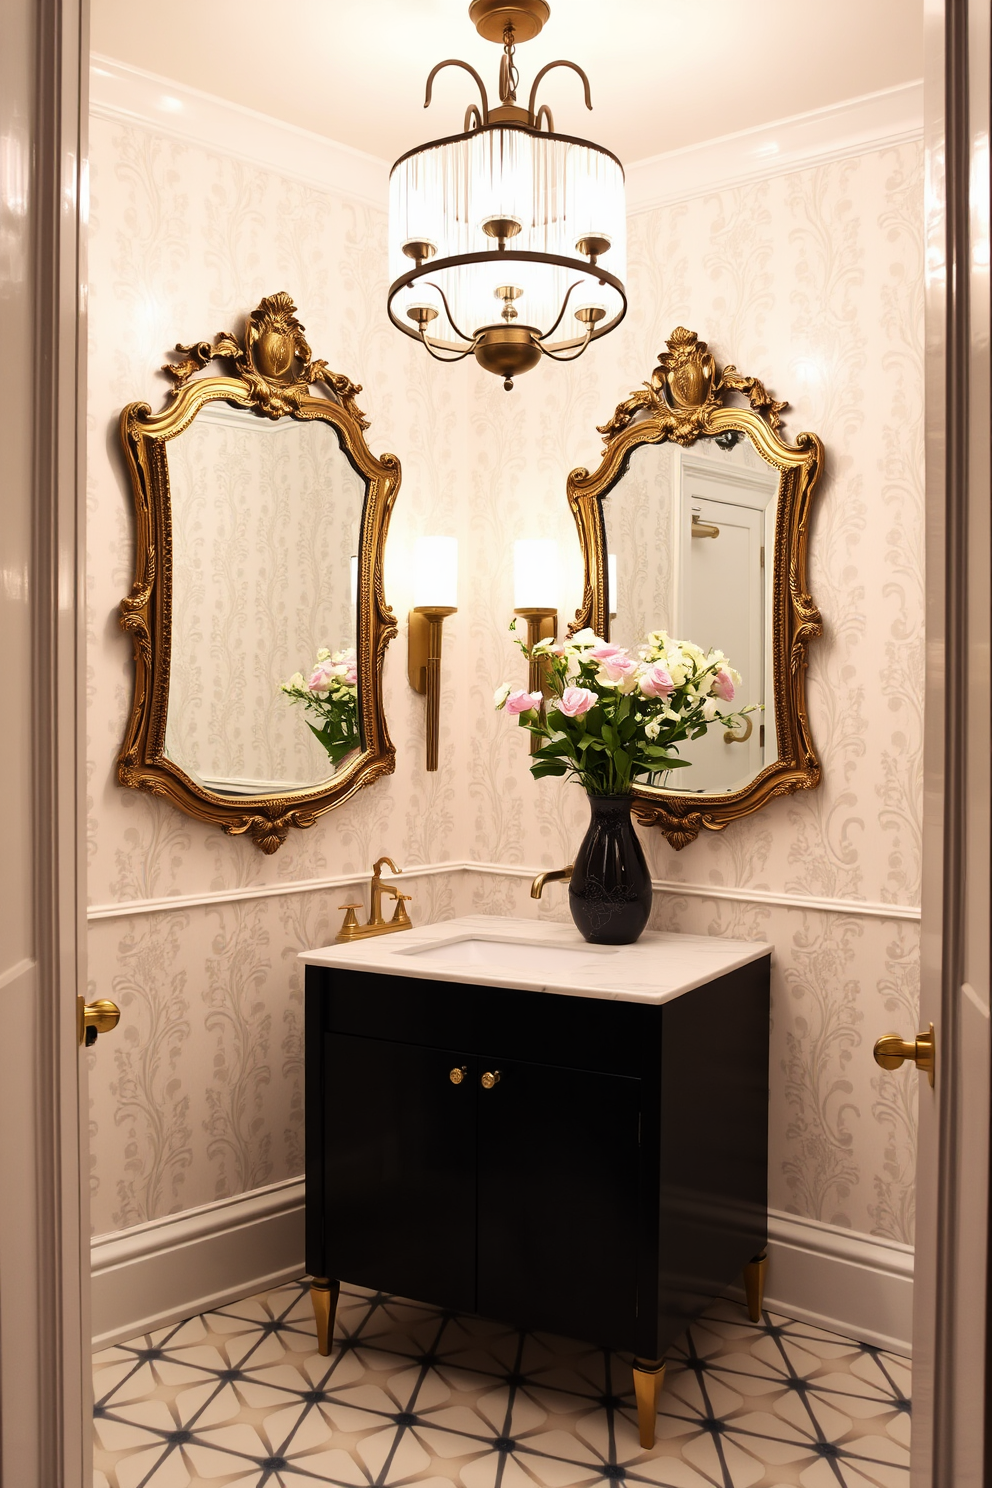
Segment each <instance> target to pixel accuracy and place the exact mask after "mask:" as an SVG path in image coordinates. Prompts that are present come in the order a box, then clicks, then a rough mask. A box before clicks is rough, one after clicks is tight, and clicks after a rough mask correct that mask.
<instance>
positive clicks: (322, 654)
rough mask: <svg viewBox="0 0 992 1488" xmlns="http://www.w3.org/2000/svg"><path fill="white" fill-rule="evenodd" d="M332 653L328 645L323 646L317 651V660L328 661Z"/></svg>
mask: <svg viewBox="0 0 992 1488" xmlns="http://www.w3.org/2000/svg"><path fill="white" fill-rule="evenodd" d="M330 654H331V653H330V651H328V649H327V647H326V646H321V648H320V650H319V651H318V652H317V660H318V661H327V659H328V657H329V656H330Z"/></svg>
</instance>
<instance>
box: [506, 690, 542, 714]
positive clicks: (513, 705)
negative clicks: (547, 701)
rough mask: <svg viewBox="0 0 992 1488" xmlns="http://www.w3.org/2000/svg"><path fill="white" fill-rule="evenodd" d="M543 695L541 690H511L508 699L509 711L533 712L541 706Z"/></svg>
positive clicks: (507, 709)
mask: <svg viewBox="0 0 992 1488" xmlns="http://www.w3.org/2000/svg"><path fill="white" fill-rule="evenodd" d="M542 701H543V696H542V694H541V693H539V692H511V693H510V696H509V697H508V698H507V700H506V711H507V713H533V712H535V711H536V709H538V708H539V707H540V706H541V703H542Z"/></svg>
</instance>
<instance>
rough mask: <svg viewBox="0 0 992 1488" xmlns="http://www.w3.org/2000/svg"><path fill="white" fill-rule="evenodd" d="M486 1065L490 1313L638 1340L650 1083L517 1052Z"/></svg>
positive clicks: (484, 1256)
mask: <svg viewBox="0 0 992 1488" xmlns="http://www.w3.org/2000/svg"><path fill="white" fill-rule="evenodd" d="M478 1068H479V1074H480V1086H479V1093H478V1108H479V1239H478V1254H479V1275H478V1311H479V1312H480V1313H482V1314H483V1315H484V1316H486V1317H494V1318H500V1319H505V1320H506V1321H507V1322H513V1323H516V1324H517V1325H518V1326H519V1327H523V1328H538V1329H542V1330H544V1331H547V1332H557V1333H564V1334H567V1335H569V1336H571V1337H578V1338H587V1339H589V1340H590V1341H592V1342H595V1343H602V1344H607V1345H610V1346H612V1347H614V1348H630V1347H632V1346H633V1335H634V1322H635V1316H636V1308H637V1238H638V1237H637V1227H638V1223H639V1212H638V1187H639V1167H640V1164H639V1147H640V1121H639V1108H640V1081H639V1080H636V1079H629V1078H627V1077H625V1076H621V1075H603V1074H592V1073H589V1072H588V1071H586V1070H573V1069H557V1068H554V1067H552V1066H548V1065H541V1064H528V1063H524V1062H521V1061H517V1060H511V1059H494V1060H493V1061H492V1062H487V1061H485V1060H483V1059H481V1058H480V1060H479V1063H478ZM497 1070H498V1071H499V1081H498V1083H497V1084H495V1085H493V1086H492V1088H490V1089H485V1088H483V1087H482V1084H481V1078H483V1077H484V1076H485V1074H486V1073H487V1072H489V1073H494V1072H495V1071H497Z"/></svg>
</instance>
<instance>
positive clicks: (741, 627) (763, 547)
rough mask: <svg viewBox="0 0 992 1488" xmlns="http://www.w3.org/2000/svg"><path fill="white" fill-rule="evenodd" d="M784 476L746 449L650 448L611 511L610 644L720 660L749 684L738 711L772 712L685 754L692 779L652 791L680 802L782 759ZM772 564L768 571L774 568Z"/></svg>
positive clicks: (744, 445) (703, 445)
mask: <svg viewBox="0 0 992 1488" xmlns="http://www.w3.org/2000/svg"><path fill="white" fill-rule="evenodd" d="M778 488H779V472H778V471H777V470H774V469H772V468H770V467H769V466H768V464H767V463H766V461H765V460H763V459H762V457H761V456H760V455H759V454H758V453H757V451H756V450H754V449H753V448H752V446H751V444H750V443H749V442H748V441H747V440H746V439H741V440H739V441H738V442H737V443H736V444H734V445H733V446H732V447H731V448H729V449H727V448H724V447H721V446H718V445H717V444H716V442H715V441H714V440H713V439H706V438H703V439H700V440H699V441H698V442H697V443H696V445H695V446H694V447H693V448H692V450H682V449H679V448H678V447H677V446H676V445H673V444H667V443H666V444H643V445H640V446H638V447H637V448H636V449H634V450H633V451H632V452H631V456H630V461H629V465H628V468H627V471H626V473H625V474H624V475H623V477H622V478H621V479H620V480H619V481H618V482H617V483H616V484H615V485H614V487H613V489H612V490H611V491H610V493H609V495H608V497H607V498H606V500H605V501H604V503H603V513H604V519H605V524H606V530H605V541H606V547H607V551H608V553H609V554H610V556H611V559H612V560H614V561H613V562H612V565H611V566H612V568H613V570H614V571H615V573H616V585H615V587H616V594H615V595H614V594H612V593H611V595H610V612H611V615H610V627H609V631H610V639H611V640H613V641H614V642H617V643H618V644H620V645H623V646H629V647H634V646H636V645H637V644H639V643H640V642H641V641H642V640H643V638H644V637H645V636H646V635H647V634H649V632H651V631H653V630H665V631H667V632H668V633H669V634H670V635H672V636H674V637H676V638H677V639H679V640H685V641H692V642H694V643H695V645H697V646H699V647H701V648H702V649H703V650H704V651H709V650H711V649H714V648H716V649H719V650H721V651H724V652H725V653H726V655H727V656H728V658H729V660H730V662H731V664H732V666H733V667H734V668H735V669H736V670H737V671H738V672H739V673H740V674H741V685H740V687H739V688H738V691H737V696H736V697H735V698H734V703H735V704H739V705H743V704H747V703H755V704H757V705H759V707H760V708H762V709H763V711H761V712H755V713H753V714H751V715H749V716H748V722H749V723H750V728H748V727H747V724H746V723H745V724H744V725H740V724H738V725H737V727H736V728H734V729H732V730H731V729H724V728H718V727H714V728H710V729H709V730H707V732H706V734H704V735H703V736H702V737H701V738H699V739H695V740H688V741H686V742H685V743H684V744H680V745H679V753H680V755H681V756H682V758H683V759H688V760H691V761H692V765H691V768H690V769H687V770H680V771H678V772H677V773H678V780H677V781H676V780H675V779H674V778H673V776H674V772H671V773H670V775H669V776H668V777H666V778H661V777H658V778H657V779H655V780H654V781H653V782H652V783H653V784H655V785H658V786H661V787H662V788H667V787H673V788H675V789H677V790H678V791H679V792H681V793H689V792H692V793H694V794H696V793H707V794H712V793H723V792H727V791H733V790H738V789H740V788H741V787H743V786H745V785H746V784H747V783H748V781H750V780H752V779H753V778H754V777H755V776H756V775H757V774H759V773H760V771H761V770H762V769H764V767H765V765H766V764H768V763H769V762H770V761H772V760H774V759H775V758H777V749H776V740H775V724H774V712H775V710H774V705H773V702H772V700H773V698H774V679H773V675H772V659H773V649H774V648H773V646H772V634H771V624H772V588H771V584H772V569H771V555H772V554H773V553H774V536H775V516H776V511H777V497H778ZM766 555H767V557H768V562H767V563H766V561H765V560H766Z"/></svg>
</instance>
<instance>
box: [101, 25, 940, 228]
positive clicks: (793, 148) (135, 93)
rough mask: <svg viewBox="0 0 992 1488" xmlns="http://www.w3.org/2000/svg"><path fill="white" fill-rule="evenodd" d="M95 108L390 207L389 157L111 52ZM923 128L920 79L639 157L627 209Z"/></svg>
mask: <svg viewBox="0 0 992 1488" xmlns="http://www.w3.org/2000/svg"><path fill="white" fill-rule="evenodd" d="M90 111H91V113H92V114H93V115H94V117H96V118H102V119H114V120H120V121H122V122H125V123H130V124H139V125H142V126H144V127H145V128H147V129H153V130H154V131H155V132H156V133H157V134H166V135H170V136H172V137H174V138H177V139H185V140H189V141H191V142H193V143H196V144H199V145H204V146H206V147H207V148H209V149H214V150H221V151H223V152H224V153H225V154H227V155H232V156H234V157H235V158H237V159H239V160H244V161H247V162H249V163H250V164H252V165H261V166H264V167H266V168H268V169H270V170H273V171H277V172H278V173H279V174H280V175H283V176H291V177H293V178H295V179H297V180H301V181H305V182H306V183H307V184H308V185H312V186H318V187H320V188H321V189H323V190H325V191H331V192H335V193H337V194H339V195H342V196H348V197H351V198H353V199H355V200H358V201H362V202H365V203H366V204H367V205H369V206H373V207H378V208H379V209H380V210H381V211H383V212H384V211H385V210H386V207H387V203H388V194H389V164H388V162H387V161H385V160H380V159H379V158H378V157H377V156H375V155H367V154H365V153H364V152H363V151H361V150H355V149H352V148H351V146H349V145H342V144H339V143H338V142H337V141H336V140H332V139H328V138H327V137H326V136H324V135H319V134H313V133H311V132H310V131H309V130H306V129H299V128H297V127H296V126H295V125H293V124H286V123H283V121H282V120H280V119H274V118H272V117H271V116H270V115H268V114H262V113H258V112H257V111H256V110H255V109H249V108H245V107H243V106H242V105H241V104H236V103H229V102H228V101H227V100H226V99H223V98H217V97H215V96H214V95H213V94H210V93H202V92H200V91H199V90H198V89H196V88H189V87H186V86H185V84H182V83H177V82H175V81H173V80H172V79H170V78H164V77H159V76H157V75H156V74H155V73H151V72H145V71H143V70H142V69H141V68H137V67H130V66H128V65H127V64H126V63H123V62H117V61H115V60H114V59H113V58H112V57H104V56H99V55H96V54H94V56H93V57H92V59H91V66H90ZM922 131H923V84H922V82H913V83H906V84H904V85H902V86H901V87H898V88H888V89H885V90H884V91H882V92H880V93H869V94H866V95H865V96H864V97H862V98H851V99H848V100H846V101H845V102H843V103H838V104H834V105H832V106H831V107H829V108H824V109H816V110H813V111H812V112H810V113H808V114H797V115H795V116H794V117H792V118H789V119H779V120H777V121H775V122H773V123H771V124H765V125H761V126H760V127H759V128H757V129H747V130H742V131H741V132H740V133H739V134H729V135H723V136H721V137H719V138H718V139H713V140H706V141H705V142H703V143H702V144H698V145H690V146H688V147H687V148H685V149H683V150H672V151H670V152H668V153H667V154H662V155H653V156H650V157H648V158H646V159H644V160H635V161H632V162H630V163H629V164H628V165H627V167H626V175H627V212H628V215H629V216H634V215H636V214H637V213H640V212H647V211H651V210H652V209H653V208H655V207H661V206H668V205H670V204H672V203H673V202H678V201H687V200H690V199H691V198H693V197H697V196H702V195H705V194H706V193H707V192H710V191H717V190H720V189H722V188H724V187H727V186H732V185H741V184H743V183H745V182H748V181H756V180H761V179H765V178H768V177H770V176H778V175H783V174H785V173H786V172H788V171H795V170H802V169H808V168H809V167H811V166H815V165H822V164H825V163H826V162H828V161H830V160H839V159H843V158H845V157H847V156H851V155H864V154H866V153H867V152H869V151H871V150H880V149H884V148H885V147H886V146H890V145H898V144H904V143H905V142H906V141H907V140H913V139H919V138H920V137H921V135H922Z"/></svg>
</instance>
